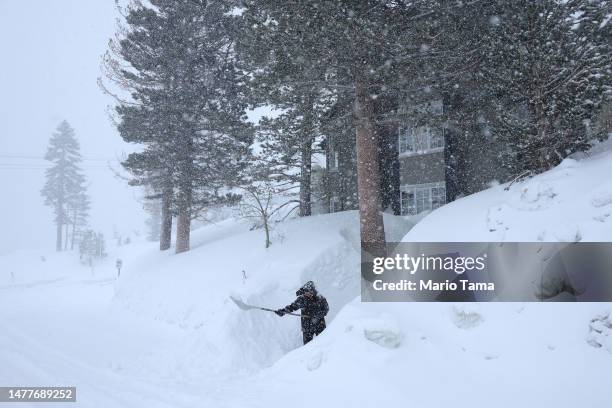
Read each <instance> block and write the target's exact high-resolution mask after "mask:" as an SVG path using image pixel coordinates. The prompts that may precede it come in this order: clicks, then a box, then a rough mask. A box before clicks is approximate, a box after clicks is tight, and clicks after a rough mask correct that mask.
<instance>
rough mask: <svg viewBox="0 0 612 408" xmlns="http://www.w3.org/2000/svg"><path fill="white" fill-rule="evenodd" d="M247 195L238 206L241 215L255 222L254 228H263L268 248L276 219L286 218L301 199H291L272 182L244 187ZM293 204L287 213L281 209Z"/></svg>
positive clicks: (297, 206)
mask: <svg viewBox="0 0 612 408" xmlns="http://www.w3.org/2000/svg"><path fill="white" fill-rule="evenodd" d="M242 190H243V191H244V192H245V195H244V197H243V199H242V201H241V203H240V205H239V206H238V210H239V216H240V217H241V218H243V219H246V220H250V221H252V222H253V228H252V229H259V228H263V230H264V232H265V237H266V248H269V247H270V245H272V240H271V236H270V235H271V231H272V226H273V224H274V223H275V222H276V221H280V220H284V219H286V218H287V217H288V216H289V215H291V213H293V212H294V211H295V210H296V209H298V208H299V207H300V206H299V204H300V201H299V200H295V199H290V198H289V197H287V196H286V195H285V194H284V191H283V190H279V188H278V187H275V186H274V185H273V184H272V183H270V182H262V183H258V184H254V185H252V186H248V187H243V188H242ZM288 198H289V199H288ZM292 204H293V208H290V209H289V210H288V211H287V212H286V213H284V214H283V213H282V211H281V210H283V209H285V208H287V207H288V206H290V205H292Z"/></svg>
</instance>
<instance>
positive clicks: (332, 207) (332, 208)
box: [329, 197, 342, 213]
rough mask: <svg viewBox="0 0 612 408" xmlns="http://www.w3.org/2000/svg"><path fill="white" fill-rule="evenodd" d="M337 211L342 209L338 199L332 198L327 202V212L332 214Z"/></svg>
mask: <svg viewBox="0 0 612 408" xmlns="http://www.w3.org/2000/svg"><path fill="white" fill-rule="evenodd" d="M338 211H342V208H341V206H340V200H339V199H338V197H332V199H331V200H330V202H329V212H330V213H334V212H338Z"/></svg>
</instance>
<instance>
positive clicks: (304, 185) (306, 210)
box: [300, 135, 313, 217]
mask: <svg viewBox="0 0 612 408" xmlns="http://www.w3.org/2000/svg"><path fill="white" fill-rule="evenodd" d="M312 139H313V138H312V136H311V135H307V137H306V139H305V140H304V143H303V145H302V149H301V150H302V152H301V153H302V159H301V169H300V217H306V216H309V215H312V197H311V196H312V194H311V179H312Z"/></svg>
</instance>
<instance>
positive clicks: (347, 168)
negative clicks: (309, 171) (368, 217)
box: [323, 101, 447, 215]
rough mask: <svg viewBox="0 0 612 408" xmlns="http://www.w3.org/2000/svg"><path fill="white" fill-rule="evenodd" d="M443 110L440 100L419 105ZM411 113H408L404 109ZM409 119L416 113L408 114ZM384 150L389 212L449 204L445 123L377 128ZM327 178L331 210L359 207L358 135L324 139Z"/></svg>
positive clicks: (384, 193)
mask: <svg viewBox="0 0 612 408" xmlns="http://www.w3.org/2000/svg"><path fill="white" fill-rule="evenodd" d="M413 109H415V110H416V111H419V110H420V111H422V110H424V109H426V110H427V111H429V112H434V113H435V114H436V115H441V114H442V103H441V102H440V101H433V102H427V103H423V104H420V105H417V106H416V107H415V108H413ZM405 113H409V112H405ZM404 116H405V117H410V116H411V115H409V114H406V115H404ZM377 131H378V135H379V139H380V149H381V178H382V180H381V191H382V201H383V208H384V210H385V211H388V212H393V213H395V214H398V215H399V214H402V215H415V214H418V213H421V212H423V211H429V210H432V209H435V208H438V207H440V206H441V205H444V204H445V203H446V202H447V193H446V179H445V175H446V171H445V167H446V166H445V151H444V148H445V135H444V129H443V128H442V126H435V125H417V124H415V123H410V122H408V121H406V122H404V123H402V124H401V125H400V126H397V125H394V126H383V127H379V128H378V129H377ZM324 147H325V151H326V159H327V168H326V169H325V171H326V177H324V178H323V179H324V180H325V182H326V187H327V188H326V190H327V195H326V196H327V205H323V207H327V208H328V209H329V212H335V211H343V210H350V209H356V208H357V206H358V200H357V169H356V161H355V160H356V157H355V141H354V133H353V132H348V133H346V134H343V135H333V136H330V137H328V138H327V139H326V141H325V146H324Z"/></svg>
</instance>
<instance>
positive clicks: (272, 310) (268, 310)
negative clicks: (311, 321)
mask: <svg viewBox="0 0 612 408" xmlns="http://www.w3.org/2000/svg"><path fill="white" fill-rule="evenodd" d="M258 309H260V310H265V311H266V312H274V313H276V310H274V309H268V308H266V307H260V308H258ZM285 314H288V315H291V316H298V317H308V318H309V317H310V316H308V315H303V314H297V313H291V312H285Z"/></svg>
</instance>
